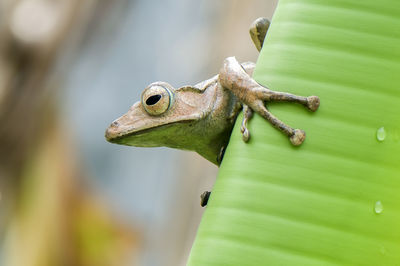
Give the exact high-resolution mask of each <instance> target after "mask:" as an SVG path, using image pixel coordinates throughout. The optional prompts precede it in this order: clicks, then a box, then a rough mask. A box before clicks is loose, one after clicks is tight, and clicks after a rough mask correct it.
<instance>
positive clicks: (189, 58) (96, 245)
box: [0, 0, 277, 266]
mask: <svg viewBox="0 0 400 266" xmlns="http://www.w3.org/2000/svg"><path fill="white" fill-rule="evenodd" d="M276 2H277V0H249V1H240V0H219V1H214V0H203V1H197V0H158V1H148V0H147V1H146V0H120V1H100V0H85V1H80V0H1V1H0V125H1V126H0V265H1V266H58V265H68V266H70V265H71V266H80V265H82V266H92V265H96V266H102V265H104V266H123V265H167V266H168V265H174V266H176V265H185V263H186V261H187V258H188V256H189V253H190V248H191V246H192V243H193V240H194V238H195V234H196V230H197V227H198V225H199V223H200V220H201V216H202V213H203V211H204V209H203V208H201V207H200V203H199V202H200V194H201V193H202V192H203V191H205V190H211V189H212V186H213V183H214V181H215V178H216V175H217V170H218V169H217V167H216V166H214V165H212V164H211V163H209V162H208V161H206V160H205V159H203V158H201V157H200V156H199V155H197V154H195V153H194V152H183V151H177V150H172V149H168V148H134V147H126V146H119V145H115V144H110V143H107V142H106V141H105V139H104V131H105V129H106V127H107V126H108V125H109V124H110V123H111V122H112V121H113V120H114V119H115V118H117V117H119V116H120V115H122V114H123V113H125V112H126V111H127V110H128V109H129V107H130V106H131V105H132V104H133V103H134V102H136V101H138V100H139V98H140V93H141V91H142V90H143V89H144V88H145V87H146V86H147V85H148V84H149V83H151V82H154V81H158V80H162V81H167V82H169V83H170V84H172V85H174V86H175V87H180V86H183V85H187V84H191V85H194V84H195V83H197V82H199V81H202V80H205V79H208V78H210V77H211V76H213V75H215V74H217V72H218V70H219V68H220V67H221V64H222V62H223V59H224V58H225V57H228V56H232V55H235V56H236V57H237V58H238V59H239V61H253V62H254V61H256V59H257V50H256V49H255V48H254V46H253V44H252V42H251V39H250V37H249V35H248V28H249V25H250V24H251V22H252V21H253V20H254V19H256V18H257V17H260V16H265V17H268V18H271V17H272V14H273V12H274V9H275V6H276Z"/></svg>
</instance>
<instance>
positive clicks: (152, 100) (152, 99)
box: [146, 94, 161, 105]
mask: <svg viewBox="0 0 400 266" xmlns="http://www.w3.org/2000/svg"><path fill="white" fill-rule="evenodd" d="M160 99H161V95H160V94H157V95H153V96H150V97H149V98H147V100H146V104H147V105H153V104H156V103H157V102H158V101H159V100H160Z"/></svg>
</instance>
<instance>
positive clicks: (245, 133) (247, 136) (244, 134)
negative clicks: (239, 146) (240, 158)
mask: <svg viewBox="0 0 400 266" xmlns="http://www.w3.org/2000/svg"><path fill="white" fill-rule="evenodd" d="M242 139H243V141H244V142H248V141H249V139H250V131H249V130H248V129H247V128H244V129H243V131H242Z"/></svg>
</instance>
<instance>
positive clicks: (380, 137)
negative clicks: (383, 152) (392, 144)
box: [376, 127, 386, 141]
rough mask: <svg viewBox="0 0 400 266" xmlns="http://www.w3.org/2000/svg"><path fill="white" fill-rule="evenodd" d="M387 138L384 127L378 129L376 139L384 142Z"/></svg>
mask: <svg viewBox="0 0 400 266" xmlns="http://www.w3.org/2000/svg"><path fill="white" fill-rule="evenodd" d="M385 138H386V130H385V128H384V127H380V128H378V130H377V131H376V139H377V140H379V141H384V140H385Z"/></svg>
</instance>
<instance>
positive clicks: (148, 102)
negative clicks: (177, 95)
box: [141, 83, 174, 116]
mask: <svg viewBox="0 0 400 266" xmlns="http://www.w3.org/2000/svg"><path fill="white" fill-rule="evenodd" d="M173 99H174V94H173V92H172V91H171V90H170V89H168V88H167V87H166V86H162V85H161V84H159V83H153V84H150V85H149V86H148V87H147V88H146V89H145V90H144V91H143V93H142V96H141V103H142V106H143V108H144V109H145V110H146V112H147V113H148V114H149V115H153V116H157V115H161V114H163V113H165V112H166V111H168V110H169V108H170V107H171V105H172V102H173Z"/></svg>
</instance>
